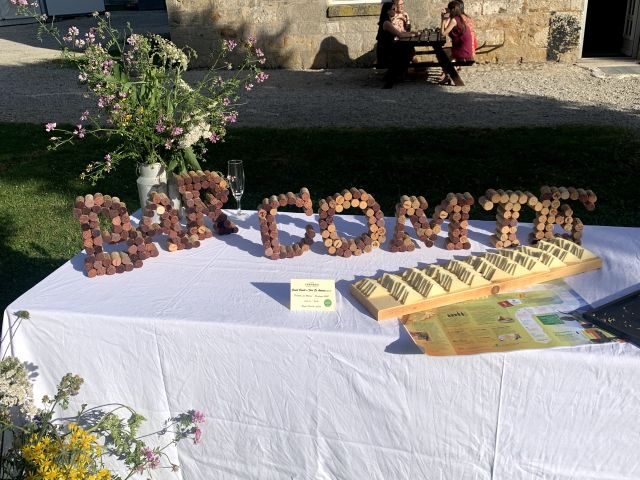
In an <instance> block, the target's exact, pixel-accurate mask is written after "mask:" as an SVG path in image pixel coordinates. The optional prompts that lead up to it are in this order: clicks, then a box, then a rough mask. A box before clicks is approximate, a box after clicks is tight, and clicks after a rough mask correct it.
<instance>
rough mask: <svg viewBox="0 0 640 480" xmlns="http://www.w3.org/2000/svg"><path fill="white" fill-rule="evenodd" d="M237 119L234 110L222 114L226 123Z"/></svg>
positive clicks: (234, 121)
mask: <svg viewBox="0 0 640 480" xmlns="http://www.w3.org/2000/svg"><path fill="white" fill-rule="evenodd" d="M236 120H238V114H237V113H236V112H231V113H230V114H229V115H225V116H224V121H225V122H228V123H236Z"/></svg>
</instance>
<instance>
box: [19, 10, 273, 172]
mask: <svg viewBox="0 0 640 480" xmlns="http://www.w3.org/2000/svg"><path fill="white" fill-rule="evenodd" d="M10 2H11V3H13V4H14V5H16V6H17V8H18V11H19V12H20V13H22V14H31V15H32V16H33V17H34V18H35V19H36V20H37V22H38V25H39V27H38V35H39V36H42V35H43V34H44V33H45V32H46V33H48V34H50V35H52V36H53V37H54V38H56V40H58V43H59V44H60V46H61V48H62V51H63V57H64V58H66V59H72V60H73V61H74V62H75V63H76V64H77V66H78V69H79V75H78V80H79V81H80V82H81V83H83V84H85V85H86V87H87V89H88V92H89V95H88V97H93V98H94V99H95V101H96V107H97V108H96V109H94V110H92V109H87V110H86V111H84V112H83V113H82V115H81V116H80V117H79V121H78V124H77V125H76V126H75V128H73V129H72V130H66V129H63V128H58V126H57V124H56V123H54V122H51V123H48V124H47V125H46V130H47V132H53V135H54V136H52V137H51V141H52V144H51V146H50V148H53V149H56V148H58V147H60V146H62V145H65V144H72V143H74V141H76V140H77V139H82V138H84V137H86V136H87V135H93V136H96V137H101V138H106V139H115V140H116V142H114V144H115V145H117V146H116V147H115V148H114V149H113V150H112V151H109V152H107V153H106V154H105V155H104V157H103V158H100V159H96V160H94V161H92V162H90V163H89V164H88V165H87V166H86V169H85V171H84V172H83V173H82V174H81V178H83V179H88V180H90V181H91V182H92V183H94V184H95V182H96V181H97V180H99V179H100V178H102V177H103V176H104V175H105V174H107V173H109V172H111V171H113V170H114V169H115V168H116V167H117V166H118V165H119V164H120V162H122V161H125V160H128V161H134V162H138V163H147V164H153V163H156V162H160V163H162V164H163V165H164V166H165V168H166V169H167V170H168V171H178V172H186V171H187V170H199V169H200V164H199V162H200V161H202V159H203V154H204V153H206V147H207V144H208V143H216V142H219V141H221V140H222V139H223V138H224V136H225V134H226V126H227V125H228V124H229V123H233V122H235V121H236V118H237V115H238V112H237V110H235V106H236V102H237V101H238V99H239V91H240V89H241V88H244V89H246V90H247V91H249V90H251V89H252V88H253V87H254V84H258V83H262V82H263V81H265V80H266V79H267V78H268V75H267V74H266V73H264V72H262V71H261V69H260V66H261V65H262V64H264V62H265V58H264V54H263V52H262V51H261V50H260V49H259V48H257V47H256V44H255V39H253V38H250V39H248V40H247V41H245V42H240V43H238V42H236V41H235V40H225V41H223V43H222V46H221V48H220V50H219V54H218V56H217V58H216V59H215V61H214V62H213V67H211V68H210V69H209V70H208V71H207V72H206V74H205V75H204V76H203V78H202V79H201V80H199V81H197V82H195V83H193V84H192V85H190V84H188V83H187V82H186V81H185V80H184V78H183V76H184V74H185V72H186V71H187V68H188V66H189V63H190V62H191V61H192V60H193V59H194V58H195V57H196V54H195V51H194V50H193V49H191V48H189V47H186V48H184V49H180V48H178V47H177V46H176V45H175V44H174V43H173V42H171V41H169V40H166V39H165V38H163V37H161V36H159V35H152V34H149V35H139V34H135V33H133V31H132V30H131V28H130V27H129V26H127V28H125V29H124V31H123V32H120V31H118V30H117V29H116V28H114V27H113V26H112V24H111V21H110V16H109V13H108V12H107V13H105V15H104V16H100V15H98V14H97V13H94V16H95V17H96V20H97V22H96V26H95V27H93V28H91V29H89V31H88V32H85V33H82V32H80V31H79V29H78V28H76V27H70V28H69V29H68V31H67V32H66V34H65V35H63V36H61V35H60V33H59V31H58V29H57V27H56V26H55V23H54V21H53V20H51V21H50V22H49V19H47V17H46V16H42V15H40V14H39V13H38V12H37V10H36V8H37V3H35V2H33V3H28V2H27V0H10ZM48 22H49V23H48ZM232 52H234V53H233V55H236V56H237V57H240V58H242V60H241V61H240V63H239V64H238V65H233V64H232V63H231V62H230V61H229V58H230V55H231V54H232ZM225 70H228V71H229V72H227V74H224V76H223V75H222V71H225Z"/></svg>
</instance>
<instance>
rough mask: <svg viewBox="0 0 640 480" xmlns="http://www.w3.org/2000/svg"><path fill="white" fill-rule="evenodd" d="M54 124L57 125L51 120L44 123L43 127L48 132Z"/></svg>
mask: <svg viewBox="0 0 640 480" xmlns="http://www.w3.org/2000/svg"><path fill="white" fill-rule="evenodd" d="M56 126H57V124H56V123H55V122H51V123H47V124H46V125H45V127H44V129H45V130H46V131H47V132H50V131H52V130H53V129H54V128H56Z"/></svg>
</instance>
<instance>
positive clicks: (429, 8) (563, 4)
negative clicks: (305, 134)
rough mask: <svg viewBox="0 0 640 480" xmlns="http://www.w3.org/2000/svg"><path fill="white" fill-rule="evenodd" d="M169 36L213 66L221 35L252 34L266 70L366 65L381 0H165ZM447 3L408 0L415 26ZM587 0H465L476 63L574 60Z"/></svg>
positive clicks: (431, 21) (435, 20)
mask: <svg viewBox="0 0 640 480" xmlns="http://www.w3.org/2000/svg"><path fill="white" fill-rule="evenodd" d="M166 3H167V11H168V15H169V27H170V30H171V38H172V39H173V40H174V41H175V42H176V43H177V44H178V45H189V46H191V47H192V48H194V49H195V50H196V51H197V52H198V55H199V60H198V65H199V66H206V65H208V64H209V63H210V60H209V59H210V58H211V57H210V56H209V55H208V52H210V51H211V50H212V49H213V48H216V46H217V45H219V43H220V39H221V38H234V39H241V38H247V37H248V36H250V35H252V36H255V37H256V38H257V40H258V43H259V44H260V46H261V47H263V49H264V50H265V53H266V55H267V58H268V62H269V63H268V64H267V66H268V67H272V68H289V69H307V68H338V67H345V66H371V65H372V64H373V62H374V60H375V43H376V40H375V36H376V32H377V22H378V16H379V12H380V4H381V2H380V1H366V2H365V1H362V0H356V1H355V2H350V3H346V4H345V3H339V2H336V1H335V0H167V2H166ZM445 4H446V1H444V0H405V9H406V10H407V12H408V13H409V14H410V16H411V18H412V21H413V25H414V28H416V27H417V28H419V29H422V28H426V27H435V26H438V25H439V22H440V11H441V9H442V8H443V7H444V6H445ZM584 8H585V0H467V2H466V3H465V9H466V12H467V14H468V15H469V16H471V17H472V18H473V20H474V24H475V30H476V34H477V37H478V44H479V45H483V44H484V45H485V46H484V47H483V48H481V49H480V53H479V55H478V57H477V60H478V61H479V62H505V63H515V62H534V61H545V60H559V61H565V62H571V61H574V60H575V59H576V57H577V55H578V45H579V39H580V29H581V24H582V15H583V9H584Z"/></svg>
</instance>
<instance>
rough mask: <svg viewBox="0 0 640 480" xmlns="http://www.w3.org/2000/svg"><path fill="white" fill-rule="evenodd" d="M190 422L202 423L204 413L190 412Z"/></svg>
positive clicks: (198, 411)
mask: <svg viewBox="0 0 640 480" xmlns="http://www.w3.org/2000/svg"><path fill="white" fill-rule="evenodd" d="M191 421H192V422H193V423H204V413H202V412H201V411H200V410H191Z"/></svg>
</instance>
